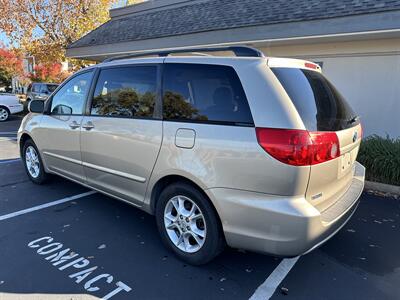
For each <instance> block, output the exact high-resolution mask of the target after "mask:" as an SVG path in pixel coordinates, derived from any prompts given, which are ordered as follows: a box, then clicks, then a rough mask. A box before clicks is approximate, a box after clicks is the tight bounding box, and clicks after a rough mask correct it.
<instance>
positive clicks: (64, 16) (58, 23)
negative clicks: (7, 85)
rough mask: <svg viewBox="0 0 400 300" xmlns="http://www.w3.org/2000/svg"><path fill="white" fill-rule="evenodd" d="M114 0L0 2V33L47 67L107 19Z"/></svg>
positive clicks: (62, 58) (21, 0)
mask: <svg viewBox="0 0 400 300" xmlns="http://www.w3.org/2000/svg"><path fill="white" fill-rule="evenodd" d="M117 2H118V1H117V0H0V15H1V16H2V17H0V31H3V32H4V33H5V34H6V35H7V37H8V38H9V39H10V41H11V43H12V44H13V45H14V46H19V47H21V48H22V50H24V52H26V53H28V54H29V55H33V56H35V58H36V61H37V62H39V63H42V64H44V65H47V66H52V65H53V64H54V63H56V62H62V61H64V60H65V48H66V46H67V45H68V44H70V43H72V42H74V41H76V40H77V39H79V38H80V37H82V36H83V35H85V34H86V33H88V32H89V31H91V30H93V29H94V28H96V27H98V26H100V25H101V24H102V23H104V22H105V21H107V20H108V18H109V15H108V9H109V8H110V7H111V5H113V4H115V3H117Z"/></svg>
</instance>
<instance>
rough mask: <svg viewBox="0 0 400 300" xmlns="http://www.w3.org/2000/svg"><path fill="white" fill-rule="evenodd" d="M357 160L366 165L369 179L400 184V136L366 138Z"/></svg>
mask: <svg viewBox="0 0 400 300" xmlns="http://www.w3.org/2000/svg"><path fill="white" fill-rule="evenodd" d="M357 160H358V161H359V162H360V163H361V164H363V165H364V166H365V167H366V169H367V174H366V177H367V178H366V179H367V180H370V181H376V182H381V183H387V184H392V185H398V186H400V138H397V139H391V138H389V137H388V136H387V137H386V138H383V137H380V136H377V135H372V136H369V137H367V138H365V139H364V140H363V141H362V143H361V148H360V152H359V154H358V158H357Z"/></svg>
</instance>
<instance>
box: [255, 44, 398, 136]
mask: <svg viewBox="0 0 400 300" xmlns="http://www.w3.org/2000/svg"><path fill="white" fill-rule="evenodd" d="M255 46H257V45H255ZM259 48H260V49H261V50H262V51H263V52H264V53H265V54H267V55H269V56H283V57H298V58H306V59H310V60H313V61H317V62H323V73H324V74H325V75H326V76H327V77H328V78H329V79H330V80H331V81H332V82H333V83H334V84H335V85H336V86H337V87H338V89H339V90H340V91H341V92H342V94H343V95H344V96H345V97H346V98H347V100H348V101H349V102H350V104H351V106H352V107H353V108H354V110H355V111H356V112H357V113H358V114H359V115H360V116H361V118H362V122H363V126H364V131H365V135H370V134H379V135H382V136H384V135H386V134H389V135H390V136H391V137H400V39H387V40H372V41H371V40H370V41H357V42H342V43H324V44H305V45H286V46H282V45H281V46H267V47H265V46H262V47H259Z"/></svg>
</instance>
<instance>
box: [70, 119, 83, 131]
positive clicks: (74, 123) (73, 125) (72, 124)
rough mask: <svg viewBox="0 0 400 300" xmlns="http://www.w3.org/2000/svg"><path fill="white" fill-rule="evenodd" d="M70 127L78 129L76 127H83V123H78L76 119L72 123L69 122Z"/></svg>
mask: <svg viewBox="0 0 400 300" xmlns="http://www.w3.org/2000/svg"><path fill="white" fill-rule="evenodd" d="M69 127H71V128H72V129H76V128H79V127H81V125H80V124H78V122H76V121H72V122H71V123H69Z"/></svg>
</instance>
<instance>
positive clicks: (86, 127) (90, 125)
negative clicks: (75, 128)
mask: <svg viewBox="0 0 400 300" xmlns="http://www.w3.org/2000/svg"><path fill="white" fill-rule="evenodd" d="M82 128H85V129H86V130H91V129H93V128H94V124H93V123H92V122H91V121H88V122H87V123H86V124H83V125H82Z"/></svg>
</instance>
